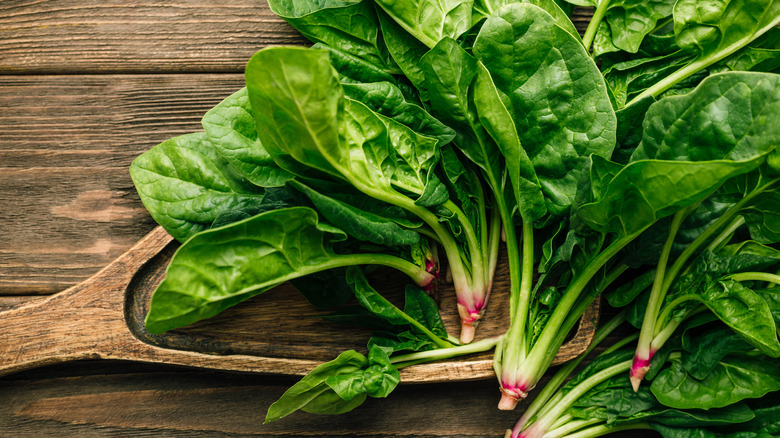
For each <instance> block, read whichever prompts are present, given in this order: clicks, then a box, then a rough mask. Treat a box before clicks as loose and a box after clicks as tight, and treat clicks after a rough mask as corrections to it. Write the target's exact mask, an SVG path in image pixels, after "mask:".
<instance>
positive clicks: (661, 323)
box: [653, 294, 702, 338]
mask: <svg viewBox="0 0 780 438" xmlns="http://www.w3.org/2000/svg"><path fill="white" fill-rule="evenodd" d="M686 301H699V302H702V300H701V297H700V296H698V295H696V294H687V295H683V296H680V297H677V298H675V299H674V300H673V301H672V302H671V303H669V304H667V305H666V306H664V308H663V310H662V311H661V312H660V313H659V315H658V319H657V320H656V325H655V327H654V329H653V338H655V336H658V333H660V332H661V330H663V328H664V327H665V326H666V324H667V323H668V322H669V320H670V318H671V316H670V315H671V313H672V310H674V308H675V307H677V306H679V305H680V304H682V303H684V302H686Z"/></svg>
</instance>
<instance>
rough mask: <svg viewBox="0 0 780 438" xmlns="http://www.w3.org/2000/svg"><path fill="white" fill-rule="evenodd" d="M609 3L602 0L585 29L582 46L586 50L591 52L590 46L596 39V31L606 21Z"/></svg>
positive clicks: (608, 0)
mask: <svg viewBox="0 0 780 438" xmlns="http://www.w3.org/2000/svg"><path fill="white" fill-rule="evenodd" d="M609 2H610V0H601V2H599V5H598V6H597V7H596V10H595V11H593V17H591V19H590V23H588V27H587V29H585V34H584V35H583V36H582V44H583V45H584V46H585V50H590V46H591V45H592V44H593V40H594V39H595V38H596V31H597V30H598V28H599V25H600V24H601V21H602V20H603V19H604V14H606V12H607V9H609Z"/></svg>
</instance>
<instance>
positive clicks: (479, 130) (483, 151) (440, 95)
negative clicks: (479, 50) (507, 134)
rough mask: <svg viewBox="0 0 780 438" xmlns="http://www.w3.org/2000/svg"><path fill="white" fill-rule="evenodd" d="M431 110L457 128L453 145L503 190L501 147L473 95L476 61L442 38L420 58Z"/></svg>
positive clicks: (492, 185) (476, 70) (447, 39)
mask: <svg viewBox="0 0 780 438" xmlns="http://www.w3.org/2000/svg"><path fill="white" fill-rule="evenodd" d="M420 67H421V69H422V71H423V73H424V76H425V86H426V89H428V91H429V96H430V100H431V102H430V103H431V109H432V112H433V114H434V115H435V116H436V117H437V118H439V120H441V121H442V122H444V123H446V124H447V125H448V126H450V127H452V128H453V129H455V131H456V137H455V139H454V140H453V142H454V143H455V145H456V146H457V147H458V148H459V149H460V150H461V151H462V152H463V154H464V155H466V157H467V158H468V159H470V160H471V161H472V162H474V164H476V165H477V166H479V168H481V169H482V171H484V172H485V175H486V177H487V178H486V179H487V183H488V185H490V186H491V189H492V190H493V191H494V192H496V193H500V192H501V191H503V186H502V184H501V181H502V173H503V167H504V164H503V162H502V155H501V151H500V149H499V147H498V145H497V144H496V142H495V141H493V139H492V138H491V137H490V136H489V135H488V133H487V132H486V131H485V128H484V127H483V126H482V125H481V123H480V122H479V116H478V115H477V110H476V108H475V107H474V101H473V99H471V98H470V97H469V96H472V95H473V89H474V81H475V79H476V77H477V74H478V71H479V70H478V69H479V66H478V62H477V60H476V59H474V57H472V56H470V55H469V54H468V53H466V51H465V50H463V49H462V48H461V47H460V46H459V45H458V44H457V43H456V42H455V41H453V40H452V39H449V38H445V39H444V40H442V41H441V42H440V43H439V44H437V45H436V47H434V48H433V49H431V50H430V51H429V52H428V53H427V54H425V56H424V57H423V58H422V59H421V61H420Z"/></svg>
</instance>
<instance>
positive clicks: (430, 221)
mask: <svg viewBox="0 0 780 438" xmlns="http://www.w3.org/2000/svg"><path fill="white" fill-rule="evenodd" d="M361 191H364V190H361ZM364 193H366V192H365V191H364ZM367 194H369V196H372V197H374V198H377V199H379V200H381V201H386V202H389V203H391V204H395V205H398V206H399V207H401V208H404V209H406V210H407V211H409V212H410V213H413V214H415V215H417V216H418V217H419V218H420V219H422V220H423V222H425V223H426V224H427V225H428V226H429V227H431V229H432V230H433V232H434V233H436V235H437V236H439V242H440V243H441V246H442V247H443V248H444V253H445V254H446V255H447V261H448V262H449V266H450V269H451V270H452V277H453V280H454V281H455V288H456V290H461V291H464V292H466V291H469V290H471V289H472V287H473V282H472V279H471V277H470V276H469V275H468V273H467V272H466V269H465V267H464V266H463V259H462V258H461V255H460V250H459V249H458V244H457V243H456V242H455V238H454V237H452V234H450V233H449V231H447V229H446V228H444V226H443V225H442V224H441V223H440V222H439V219H438V218H437V217H436V215H435V214H433V213H431V212H430V211H429V210H428V209H426V208H424V207H420V206H419V205H416V204H415V203H414V201H412V200H411V199H409V198H407V197H405V196H403V195H400V194H399V195H398V196H393V197H390V196H387V194H385V193H367ZM464 283H465V284H464Z"/></svg>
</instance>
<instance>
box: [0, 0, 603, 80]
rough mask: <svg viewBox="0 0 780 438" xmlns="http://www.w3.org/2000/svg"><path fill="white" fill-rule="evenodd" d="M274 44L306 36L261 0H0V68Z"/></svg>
mask: <svg viewBox="0 0 780 438" xmlns="http://www.w3.org/2000/svg"><path fill="white" fill-rule="evenodd" d="M589 14H590V12H589V10H588V9H579V10H577V11H576V13H575V15H574V17H573V21H574V22H575V24H576V25H577V27H578V28H579V29H580V31H583V30H584V28H585V26H586V25H587V17H588V16H589ZM280 44H293V45H307V44H310V43H309V42H308V41H307V40H305V39H304V38H303V37H301V36H300V35H299V34H298V32H297V31H296V30H295V29H293V28H292V27H291V26H289V25H288V24H286V23H285V22H284V21H283V20H281V19H280V18H279V17H278V16H276V15H275V14H274V13H273V12H271V10H270V8H269V7H268V3H267V0H232V1H230V2H225V1H220V0H176V1H166V2H159V1H152V0H129V1H128V0H109V1H105V0H57V1H53V0H41V1H28V0H4V1H3V2H0V74H18V73H25V74H38V73H58V74H63V73H65V74H71V73H77V74H86V73H140V72H156V73H166V72H167V73H171V72H236V73H238V72H241V71H243V69H244V66H245V65H246V62H247V61H248V60H249V57H250V56H251V55H252V54H253V53H255V52H256V51H258V50H260V49H262V48H263V47H266V46H269V45H280Z"/></svg>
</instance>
